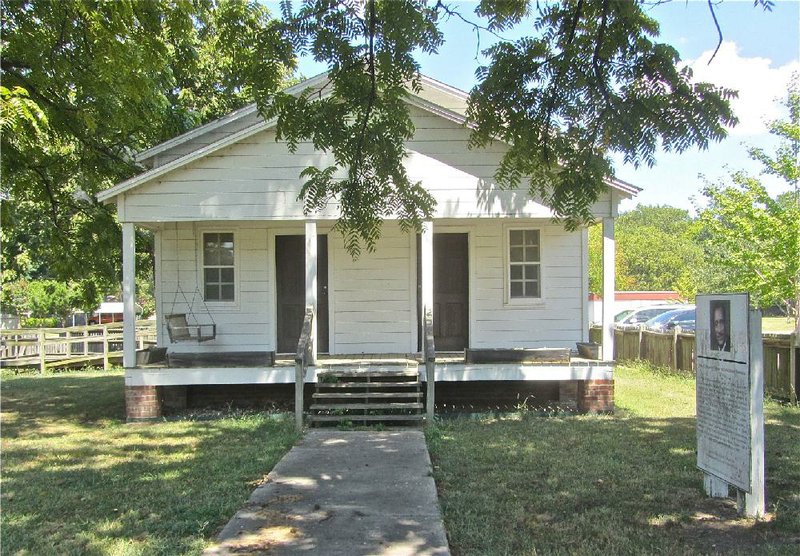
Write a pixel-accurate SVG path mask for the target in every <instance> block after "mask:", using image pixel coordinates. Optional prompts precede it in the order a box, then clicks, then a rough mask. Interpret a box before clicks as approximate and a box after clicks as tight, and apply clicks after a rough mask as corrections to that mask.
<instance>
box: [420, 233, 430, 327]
mask: <svg viewBox="0 0 800 556" xmlns="http://www.w3.org/2000/svg"><path fill="white" fill-rule="evenodd" d="M420 250H421V251H422V253H421V254H420V255H421V256H420V259H421V262H422V313H423V314H422V317H423V318H424V316H425V311H426V310H428V311H430V312H431V313H433V222H430V221H428V222H423V223H422V234H421V237H420Z"/></svg>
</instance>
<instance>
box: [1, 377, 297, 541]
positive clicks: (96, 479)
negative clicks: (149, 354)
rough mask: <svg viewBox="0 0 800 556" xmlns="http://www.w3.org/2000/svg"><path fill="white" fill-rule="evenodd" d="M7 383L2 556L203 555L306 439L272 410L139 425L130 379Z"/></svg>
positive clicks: (4, 385) (28, 379)
mask: <svg viewBox="0 0 800 556" xmlns="http://www.w3.org/2000/svg"><path fill="white" fill-rule="evenodd" d="M2 378H3V381H2V458H3V461H2V553H3V554H120V555H123V554H124V555H127V554H147V555H151V554H170V555H172V554H198V553H199V552H201V551H202V550H203V548H204V547H205V546H206V545H207V543H208V541H209V540H210V539H212V538H213V536H214V535H215V533H216V532H217V531H218V530H219V529H220V528H221V527H222V526H223V525H224V524H225V523H226V522H227V520H228V519H229V518H230V517H231V516H232V515H233V514H234V513H235V512H236V510H238V509H239V507H240V506H241V505H242V504H243V503H244V501H245V500H246V499H247V497H248V495H249V493H250V492H251V491H252V489H253V488H254V486H255V484H256V483H257V482H259V481H260V480H262V479H263V477H264V476H265V475H266V473H267V472H269V470H270V469H272V467H273V466H274V465H275V463H277V461H278V460H279V459H280V458H281V457H282V456H283V455H284V454H285V453H286V452H287V451H288V450H289V448H290V447H291V446H292V444H293V443H294V442H295V440H296V439H297V437H296V435H295V433H294V431H293V425H292V421H291V419H286V418H283V416H280V415H269V414H266V413H259V414H256V413H250V414H247V413H240V414H236V415H230V416H227V417H223V418H220V419H214V420H206V421H190V420H182V421H174V422H159V423H155V424H146V425H128V424H126V423H125V421H124V403H125V402H124V398H125V396H124V392H123V388H124V379H123V374H122V372H121V371H112V372H74V373H63V374H58V375H45V376H41V377H40V376H35V375H25V376H14V375H12V374H11V373H7V372H4V373H3V377H2Z"/></svg>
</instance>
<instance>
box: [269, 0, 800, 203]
mask: <svg viewBox="0 0 800 556" xmlns="http://www.w3.org/2000/svg"><path fill="white" fill-rule="evenodd" d="M450 4H451V5H454V6H455V7H457V8H460V11H461V12H463V13H464V15H465V16H467V17H470V18H473V17H474V16H473V14H472V10H473V9H474V6H475V3H474V2H450ZM653 4H654V5H653V6H652V7H650V8H649V13H650V15H651V16H652V17H653V18H655V19H656V20H657V21H658V22H659V24H660V25H661V36H660V39H659V40H660V41H662V42H666V43H668V44H671V45H672V46H673V47H675V48H676V49H677V50H678V51H679V53H680V55H681V59H682V63H686V64H688V65H690V66H691V67H692V69H693V71H694V76H695V79H696V80H697V81H708V82H711V83H714V84H716V85H719V86H725V87H729V88H733V89H736V90H738V91H739V98H738V99H737V100H735V101H734V102H733V108H734V112H735V113H736V115H737V117H738V118H739V124H738V125H737V126H736V127H734V128H733V129H731V130H730V133H729V136H728V137H727V138H726V139H725V140H724V141H722V142H721V143H715V144H712V145H710V146H709V148H708V149H707V150H705V151H699V150H697V149H694V150H691V151H687V152H684V153H682V154H674V153H663V152H662V153H659V154H658V156H657V164H656V166H655V167H653V168H646V167H643V168H638V169H636V168H634V167H632V166H630V165H625V164H623V163H622V161H621V158H615V170H616V174H617V177H619V178H620V179H623V180H625V181H627V182H630V183H632V184H634V185H636V186H638V187H640V188H642V192H641V193H640V194H639V195H638V196H637V197H636V198H635V199H633V200H631V201H626V202H624V203H623V205H622V207H621V209H622V210H623V211H625V210H630V209H632V208H634V207H635V206H636V205H637V204H639V203H641V204H643V205H670V206H675V207H679V208H684V209H687V210H689V211H693V208H694V207H695V206H696V204H697V203H700V204H702V196H701V190H702V187H703V186H704V185H705V183H706V182H707V181H710V182H715V183H716V182H719V181H720V180H723V181H724V180H725V178H726V177H727V176H728V175H729V173H730V172H731V171H733V170H745V171H747V172H749V173H751V174H754V175H756V174H758V173H759V171H760V165H759V164H757V163H755V162H753V161H752V160H750V159H749V157H748V155H747V150H748V148H749V147H761V148H763V149H765V150H766V151H767V152H768V153H771V152H773V151H774V148H775V146H776V145H777V142H776V140H775V138H774V137H773V136H771V135H770V134H769V133H768V128H767V122H769V121H771V120H775V119H777V118H785V117H786V116H787V114H788V112H787V111H786V109H785V108H784V107H783V106H782V105H781V102H782V101H783V100H785V98H786V96H787V90H788V83H789V80H790V78H791V76H792V74H793V73H797V74H800V0H776V1H775V5H774V7H773V9H772V11H771V12H766V11H764V10H763V9H762V8H761V7H754V6H753V1H752V0H724V1H722V2H716V1H715V9H716V15H717V19H718V21H719V24H720V27H721V29H722V34H723V44H722V46H721V47H720V49H719V52H718V53H717V55H716V57H715V58H714V60H713V61H711V63H710V64H709V63H708V61H709V59H710V58H711V54H712V53H713V51H714V49H715V48H716V47H717V41H718V35H717V30H716V27H715V26H714V22H713V19H712V17H711V14H710V12H709V8H708V5H707V2H706V1H705V0H688V1H687V0H674V1H673V2H669V3H661V4H659V3H657V2H653ZM276 7H277V6H276ZM276 11H277V10H276V9H275V8H273V13H274V12H276ZM442 29H443V31H444V33H445V40H446V42H445V44H444V45H443V46H442V47H441V48H440V50H439V52H438V54H437V55H434V56H421V57H420V58H419V60H420V64H421V69H422V73H424V74H425V75H428V76H430V77H433V78H434V79H437V80H439V81H442V82H444V83H447V84H449V85H452V86H454V87H457V88H459V89H462V90H464V91H469V90H470V89H471V88H472V87H473V85H475V83H476V80H475V76H474V71H475V68H476V67H477V66H478V65H479V64H484V63H486V62H487V59H486V58H484V57H482V56H481V55H480V54H479V52H478V50H479V47H478V41H477V38H476V34H475V32H474V30H473V29H472V28H471V27H470V26H469V25H468V24H465V23H463V22H462V21H459V20H457V19H455V18H451V19H450V20H449V21H446V22H444V24H443V26H442ZM521 32H522V31H521V30H520V31H518V32H512V33H504V34H503V35H504V37H506V38H510V39H513V38H515V37H516V36H519V35H520V33H521ZM494 40H496V39H493V37H492V36H491V35H490V34H488V33H486V32H482V33H481V35H480V48H481V49H482V48H485V47H487V46H489V45H490V44H491V43H492V42H494ZM325 69H326V68H325V66H323V65H320V64H317V63H315V62H313V60H301V63H300V70H301V72H302V73H303V74H305V75H306V76H312V75H315V74H317V73H321V72H323V71H325ZM728 181H729V180H728ZM763 182H764V183H765V185H766V186H767V188H768V190H769V191H770V193H771V194H773V195H776V194H778V193H781V192H783V191H786V190H787V189H788V186H787V185H786V184H785V183H784V182H781V181H780V180H777V179H775V178H772V177H768V176H765V177H764V178H763ZM693 199H695V200H696V201H694V200H693Z"/></svg>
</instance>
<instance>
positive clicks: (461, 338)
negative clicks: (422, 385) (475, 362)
mask: <svg viewBox="0 0 800 556" xmlns="http://www.w3.org/2000/svg"><path fill="white" fill-rule="evenodd" d="M468 237H469V236H468V235H467V234H436V233H435V234H433V339H434V342H435V344H436V350H437V351H461V350H463V349H465V348H466V347H467V346H468V345H469V304H468V303H469V249H468V246H469V241H468ZM420 256H421V249H420V243H419V236H417V284H418V287H417V314H419V315H420V320H421V319H422V302H421V299H422V298H421V289H420V288H421V284H422V274H421V269H422V264H421V258H420ZM420 329H421V325H420ZM418 343H419V346H420V347H419V349H422V341H421V338H420V339H419V342H418Z"/></svg>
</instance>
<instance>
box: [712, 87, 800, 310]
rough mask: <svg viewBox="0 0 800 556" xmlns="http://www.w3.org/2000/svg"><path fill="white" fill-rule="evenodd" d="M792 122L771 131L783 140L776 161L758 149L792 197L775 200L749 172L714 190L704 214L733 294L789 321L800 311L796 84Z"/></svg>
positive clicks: (799, 100)
mask: <svg viewBox="0 0 800 556" xmlns="http://www.w3.org/2000/svg"><path fill="white" fill-rule="evenodd" d="M786 105H787V107H788V108H789V120H787V121H776V122H772V124H771V125H770V128H771V131H772V133H773V134H774V135H777V136H778V137H780V138H782V139H783V142H782V143H781V144H780V145H779V147H778V149H777V152H776V153H775V156H774V157H771V156H769V155H768V154H766V153H765V152H764V151H763V150H761V149H752V150H751V151H750V154H751V157H752V158H753V159H754V160H758V161H760V162H761V163H762V164H763V167H764V173H767V174H772V175H775V176H778V177H780V178H782V179H783V180H785V181H786V183H787V185H789V186H790V189H789V191H788V192H786V193H784V194H782V195H779V196H777V197H775V198H773V197H771V196H770V194H769V192H768V191H767V190H766V188H765V187H764V185H763V184H762V183H761V182H760V181H759V180H758V178H755V177H753V176H749V175H747V174H746V173H744V172H734V173H732V174H731V176H730V179H729V181H728V182H720V183H717V184H708V185H707V186H706V187H705V189H704V190H703V196H704V197H705V201H706V203H707V206H706V207H705V208H704V209H703V210H702V211H701V212H700V222H701V223H702V225H703V226H704V236H703V239H704V245H705V248H706V251H707V253H708V256H709V258H710V259H711V260H712V261H714V262H715V263H716V264H718V265H719V266H720V267H721V268H723V269H724V270H725V273H726V278H727V283H728V285H729V288H730V289H731V290H733V291H735V290H741V291H747V292H750V295H751V299H752V302H753V304H754V305H755V306H756V307H761V308H765V307H771V306H776V305H777V306H780V307H782V308H783V310H784V311H785V312H786V314H787V315H793V316H795V318H797V316H798V308H800V188H799V187H798V186H799V185H800V184H799V183H798V176H800V161H798V152H800V125H798V124H800V89H799V88H798V83H797V82H795V83H794V84H793V85H792V86H791V89H790V91H789V96H788V100H787V103H786Z"/></svg>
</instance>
